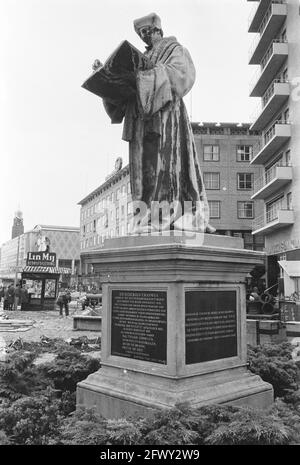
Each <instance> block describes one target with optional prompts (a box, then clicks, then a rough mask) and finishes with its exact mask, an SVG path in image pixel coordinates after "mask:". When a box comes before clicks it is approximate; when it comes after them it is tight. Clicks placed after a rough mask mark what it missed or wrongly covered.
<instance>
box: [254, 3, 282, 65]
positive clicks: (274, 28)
mask: <svg viewBox="0 0 300 465" xmlns="http://www.w3.org/2000/svg"><path fill="white" fill-rule="evenodd" d="M286 15H287V5H286V3H283V4H278V5H276V4H274V3H270V6H269V8H268V10H267V12H266V14H265V16H264V18H263V20H262V22H261V24H260V27H259V29H258V34H257V37H255V38H254V40H253V42H252V44H251V46H250V49H249V64H260V63H261V61H262V58H263V57H264V55H265V54H266V52H267V49H268V48H269V43H270V41H271V40H272V38H274V37H276V36H277V33H278V31H279V29H280V27H281V25H282V23H283V21H284V18H285V17H286Z"/></svg>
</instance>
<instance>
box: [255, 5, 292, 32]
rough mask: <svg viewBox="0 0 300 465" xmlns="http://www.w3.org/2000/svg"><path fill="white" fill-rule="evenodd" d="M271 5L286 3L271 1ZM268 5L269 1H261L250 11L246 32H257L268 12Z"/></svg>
mask: <svg viewBox="0 0 300 465" xmlns="http://www.w3.org/2000/svg"><path fill="white" fill-rule="evenodd" d="M272 3H280V4H282V3H286V2H285V1H284V0H272ZM269 5H270V0H261V1H260V2H259V4H258V6H257V5H255V7H254V8H253V9H252V11H251V13H250V16H249V21H248V26H249V27H248V32H259V28H260V25H261V22H262V20H263V18H264V16H265V14H266V12H267V10H268V6H269Z"/></svg>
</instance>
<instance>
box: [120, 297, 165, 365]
mask: <svg viewBox="0 0 300 465" xmlns="http://www.w3.org/2000/svg"><path fill="white" fill-rule="evenodd" d="M111 309H112V311H111V354H112V355H118V356H119V357H127V358H133V359H137V360H145V361H147V362H154V363H162V364H166V363H167V292H163V291H144V290H141V291H127V290H124V291H122V290H112V307H111Z"/></svg>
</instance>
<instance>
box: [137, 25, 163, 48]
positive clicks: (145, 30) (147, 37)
mask: <svg viewBox="0 0 300 465" xmlns="http://www.w3.org/2000/svg"><path fill="white" fill-rule="evenodd" d="M139 35H140V37H141V39H142V40H143V41H144V42H145V43H146V44H147V45H153V44H154V43H155V42H156V41H157V40H159V39H161V35H160V32H159V31H158V30H157V29H156V28H153V27H152V26H145V27H142V28H141V29H140V30H139Z"/></svg>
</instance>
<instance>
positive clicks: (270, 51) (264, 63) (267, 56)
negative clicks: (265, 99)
mask: <svg viewBox="0 0 300 465" xmlns="http://www.w3.org/2000/svg"><path fill="white" fill-rule="evenodd" d="M278 43H279V44H287V40H283V39H274V40H272V42H271V45H270V46H269V48H268V50H267V51H266V53H265V54H264V56H263V58H262V60H261V63H260V69H259V70H258V71H257V72H256V73H255V74H254V76H253V78H252V79H251V82H250V92H251V91H252V89H253V87H254V85H255V84H256V83H257V81H258V79H259V77H260V76H261V74H262V73H263V71H264V69H265V67H266V66H267V64H268V62H269V60H270V58H271V56H272V55H273V49H274V48H273V44H278Z"/></svg>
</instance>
